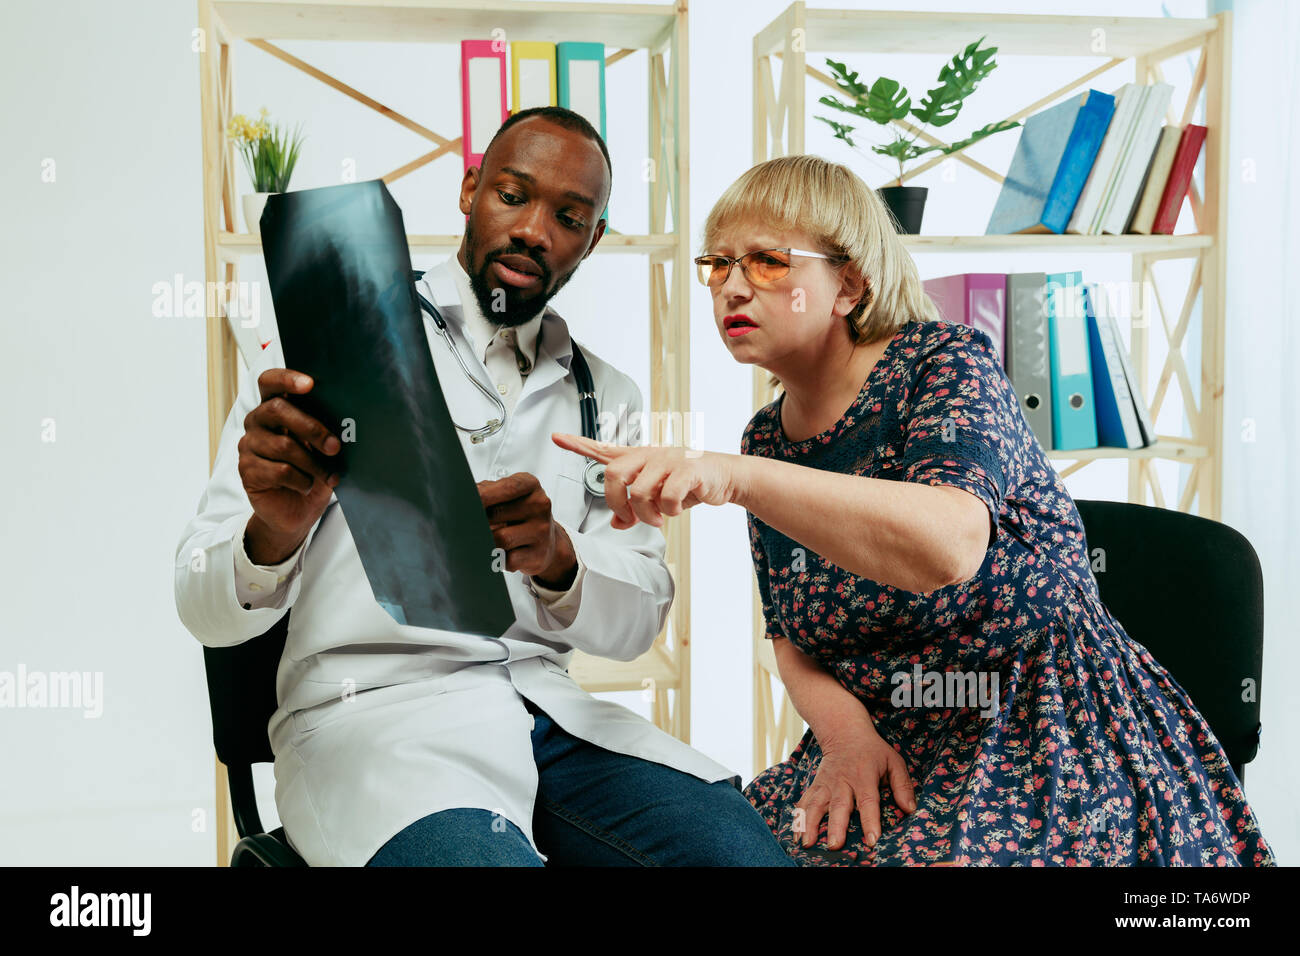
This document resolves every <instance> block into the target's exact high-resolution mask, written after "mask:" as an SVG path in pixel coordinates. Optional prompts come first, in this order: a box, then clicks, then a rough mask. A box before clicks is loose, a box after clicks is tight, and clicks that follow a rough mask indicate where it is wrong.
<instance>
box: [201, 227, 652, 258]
mask: <svg viewBox="0 0 1300 956" xmlns="http://www.w3.org/2000/svg"><path fill="white" fill-rule="evenodd" d="M460 242H461V237H460V236H457V235H452V234H447V235H407V237H406V244H407V246H409V247H410V250H411V252H412V253H413V254H416V255H420V254H429V253H443V252H455V251H456V250H457V249H459V248H460ZM217 248H218V249H220V250H221V251H222V252H224V253H226V254H228V255H249V256H255V255H261V253H262V239H261V237H260V236H254V235H252V234H251V233H246V232H222V233H219V234H218V236H217ZM676 249H677V237H676V236H674V235H672V234H671V233H668V234H661V235H657V236H646V235H624V234H622V233H609V232H606V233H605V235H603V236H602V237H601V239H600V242H599V243H598V244H597V245H596V248H595V250H593V251H594V252H595V253H604V254H609V253H623V254H631V255H638V254H640V255H644V254H646V253H651V254H669V253H672V252H674V251H676Z"/></svg>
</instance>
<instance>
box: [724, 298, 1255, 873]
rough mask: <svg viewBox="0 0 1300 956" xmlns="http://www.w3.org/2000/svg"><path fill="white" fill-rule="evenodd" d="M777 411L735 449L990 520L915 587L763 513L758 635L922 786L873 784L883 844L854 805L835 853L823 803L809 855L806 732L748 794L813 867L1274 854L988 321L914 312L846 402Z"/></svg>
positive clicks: (1219, 861) (753, 426)
mask: <svg viewBox="0 0 1300 956" xmlns="http://www.w3.org/2000/svg"><path fill="white" fill-rule="evenodd" d="M781 404H782V400H781V399H778V400H776V401H775V402H772V403H771V404H769V405H767V406H766V407H764V408H763V409H762V410H760V411H759V412H758V413H757V414H756V415H755V416H754V418H753V420H752V421H751V422H750V423H749V425H748V427H747V428H746V430H745V435H744V439H743V441H742V445H741V451H742V453H743V454H747V455H758V456H761V457H765V458H775V459H778V460H782V461H790V462H795V463H797V464H800V465H805V466H808V467H812V468H820V469H826V470H833V471H837V472H841V473H844V474H853V475H863V476H868V477H872V478H881V479H887V480H891V481H911V482H922V483H925V484H930V485H951V486H955V487H958V488H963V489H965V490H967V491H969V492H970V493H971V494H973V495H975V496H976V497H978V498H979V499H980V500H981V501H983V502H984V504H985V505H986V506H987V508H988V510H989V514H990V516H991V519H992V520H991V522H990V540H989V548H988V551H987V553H986V554H985V558H984V563H983V564H982V565H981V567H980V569H979V571H978V573H977V574H976V575H975V576H974V577H973V578H971V579H970V580H968V581H964V582H961V583H959V584H953V585H949V586H946V587H943V588H940V589H938V590H936V591H932V592H930V593H928V594H917V593H913V592H909V591H904V590H902V589H900V588H896V587H892V586H889V585H886V584H879V583H877V582H875V581H872V580H870V579H867V578H862V577H857V576H855V575H853V574H850V573H849V572H847V571H845V570H844V569H842V568H840V567H838V566H837V565H834V564H831V563H830V562H828V561H826V560H824V559H823V558H821V557H820V556H818V555H817V554H816V553H815V552H813V551H811V550H809V549H806V548H803V547H802V546H801V545H799V544H798V543H797V542H795V541H793V540H791V539H790V538H788V537H786V536H785V535H783V534H781V533H780V532H777V531H775V530H773V529H772V528H771V527H769V526H768V525H766V524H764V523H763V522H762V521H760V520H758V519H756V518H755V517H754V516H753V515H752V514H751V515H750V516H749V532H750V545H751V550H752V553H753V558H754V564H755V570H756V572H757V575H758V585H759V593H760V596H761V598H762V607H763V616H764V621H765V627H766V636H767V637H768V638H775V637H785V638H787V639H788V640H789V641H790V642H791V644H792V645H794V646H795V647H797V648H798V649H799V650H800V651H802V652H803V653H805V654H807V655H809V656H810V657H811V658H812V659H813V660H815V661H817V662H818V663H820V664H821V665H822V666H823V667H825V668H826V669H827V670H828V671H829V672H830V673H831V674H832V675H833V676H834V677H835V678H836V680H837V681H838V682H839V683H840V685H841V686H842V687H844V688H845V689H847V690H848V691H850V692H851V693H853V694H854V695H855V696H856V697H857V698H858V700H860V701H861V702H862V705H863V706H864V707H865V708H866V709H867V711H868V712H869V714H870V716H871V719H872V721H873V723H874V724H875V728H876V731H877V732H878V733H879V734H880V735H881V737H883V738H884V739H885V740H886V741H887V742H888V743H889V744H890V745H892V746H893V747H894V748H895V749H896V750H897V751H898V752H899V753H900V754H901V755H902V757H903V759H904V761H905V762H906V764H907V769H908V772H909V774H910V775H911V778H912V782H913V784H914V786H915V792H916V807H917V808H916V811H915V812H914V813H912V814H910V815H909V814H905V813H904V812H903V811H902V810H900V809H899V808H898V806H897V805H896V804H895V803H894V799H893V795H892V793H891V792H890V789H889V784H888V779H887V778H886V779H884V780H881V781H880V814H881V820H880V822H881V832H880V836H879V839H878V840H877V842H876V844H875V846H874V847H867V846H866V844H865V843H864V842H863V839H862V829H861V823H860V821H859V819H858V815H857V813H856V811H855V812H854V813H853V814H852V816H851V820H850V826H849V831H848V839H847V841H846V842H845V844H844V846H843V848H842V849H841V850H839V851H830V850H827V849H826V847H825V842H826V828H827V822H828V821H827V819H825V818H824V819H823V820H822V821H821V825H820V832H819V835H818V840H817V843H816V844H815V845H814V846H813V847H811V848H808V849H805V848H803V847H802V845H801V840H800V837H799V835H798V834H796V833H795V827H796V817H797V815H796V814H795V812H794V810H795V804H796V803H797V802H798V801H799V799H800V798H801V797H802V796H803V794H804V792H805V791H806V790H807V788H808V787H809V786H811V784H812V783H813V780H814V777H815V775H816V772H817V768H818V765H819V762H820V759H821V749H820V747H819V745H818V742H817V740H816V738H815V736H814V735H813V732H812V730H811V729H809V730H807V732H806V733H805V734H804V736H803V739H802V740H801V741H800V743H799V745H798V746H797V747H796V748H795V750H794V753H792V754H791V755H790V756H789V758H788V759H786V760H785V761H783V762H782V763H780V764H777V765H776V766H774V767H769V768H768V769H767V770H765V771H763V772H762V773H760V774H759V775H758V776H757V777H756V778H755V779H754V780H753V781H752V782H751V783H750V784H749V786H748V787H746V788H745V795H746V796H747V797H748V798H749V800H750V802H751V803H752V804H753V805H754V807H755V808H756V809H757V810H758V811H759V813H760V814H761V815H762V816H763V818H764V819H765V820H766V822H767V824H768V826H769V827H771V829H772V831H773V833H775V834H776V837H777V839H778V840H779V841H780V843H781V844H782V846H783V847H785V849H786V851H787V853H789V854H790V855H791V856H792V857H794V858H795V859H796V861H797V862H798V863H800V864H801V865H807V866H853V865H865V866H875V865H900V864H934V863H950V864H958V865H995V866H1004V865H1032V866H1045V865H1131V864H1151V865H1220V866H1222V865H1230V866H1231V865H1247V866H1250V865H1274V859H1273V855H1272V852H1271V851H1270V849H1269V847H1268V845H1267V844H1266V843H1265V841H1264V838H1263V836H1262V835H1261V833H1260V831H1259V827H1258V825H1257V823H1256V820H1255V817H1254V815H1253V814H1252V813H1251V810H1250V807H1249V806H1248V805H1247V803H1246V800H1245V797H1244V796H1243V793H1242V789H1241V784H1240V782H1239V781H1238V779H1237V777H1236V775H1235V774H1234V773H1233V771H1232V768H1231V767H1230V766H1229V764H1228V761H1227V757H1226V756H1225V755H1224V752H1223V748H1222V746H1221V745H1220V744H1219V742H1218V740H1217V739H1216V738H1215V736H1214V734H1213V733H1212V731H1211V730H1210V727H1209V725H1208V724H1206V722H1205V719H1204V718H1203V717H1202V716H1201V715H1200V713H1199V712H1198V711H1197V710H1196V708H1195V707H1194V706H1193V705H1192V703H1191V701H1190V699H1189V698H1188V697H1187V695H1186V693H1185V692H1184V691H1183V690H1182V688H1181V687H1180V686H1179V685H1178V684H1177V683H1175V681H1174V680H1173V678H1172V677H1171V676H1170V675H1169V673H1168V672H1167V671H1166V670H1165V669H1164V668H1163V667H1161V666H1160V664H1159V663H1157V662H1156V661H1155V660H1154V659H1153V658H1152V656H1151V655H1150V653H1149V652H1148V651H1147V650H1146V649H1145V648H1144V647H1143V646H1142V645H1140V644H1138V643H1137V642H1136V641H1134V640H1133V639H1132V638H1130V637H1129V636H1128V635H1127V634H1126V633H1125V632H1124V629H1123V628H1122V627H1121V626H1120V624H1119V622H1118V621H1116V620H1115V619H1114V618H1113V617H1112V616H1111V615H1110V613H1109V612H1108V611H1107V610H1106V607H1105V605H1103V604H1102V602H1101V598H1100V595H1099V592H1098V589H1097V582H1096V579H1095V578H1094V577H1093V575H1092V570H1091V567H1090V565H1089V562H1088V557H1087V553H1086V546H1085V540H1084V533H1083V524H1082V522H1081V520H1080V518H1079V513H1078V510H1077V509H1076V508H1075V505H1074V501H1073V499H1072V498H1071V497H1070V495H1069V493H1068V492H1067V491H1066V490H1065V488H1064V486H1063V485H1062V483H1061V480H1060V478H1059V477H1058V476H1057V473H1056V471H1055V470H1054V469H1053V467H1052V465H1051V464H1050V462H1049V461H1048V460H1047V457H1046V455H1045V454H1044V452H1043V450H1042V447H1041V446H1040V445H1039V443H1038V440H1037V438H1036V437H1035V436H1034V434H1033V432H1032V431H1031V430H1030V428H1029V426H1028V425H1027V423H1026V422H1025V419H1024V415H1023V413H1022V412H1021V410H1020V405H1019V402H1018V400H1017V398H1016V396H1015V392H1014V390H1013V388H1012V386H1011V383H1010V382H1009V380H1008V379H1007V377H1006V374H1005V372H1004V371H1003V370H1002V367H1001V365H1000V363H999V360H998V357H997V354H996V352H995V351H994V347H993V344H992V340H991V339H990V338H989V337H988V336H987V335H986V334H985V333H984V332H982V331H980V330H977V329H972V328H967V327H965V326H961V325H956V324H952V323H947V322H916V321H912V322H909V323H908V324H907V325H905V326H904V327H903V328H901V329H900V330H898V332H897V333H896V334H895V335H894V336H893V338H892V339H891V341H890V342H889V345H888V347H887V349H886V351H885V353H884V354H883V356H882V357H881V358H880V360H879V361H878V362H877V363H876V366H875V368H874V369H873V370H872V372H871V374H870V376H869V377H868V379H867V382H866V383H865V385H864V386H863V388H862V391H861V392H860V393H859V395H858V397H857V398H856V399H855V401H854V403H853V404H852V405H851V406H850V407H849V409H848V410H847V411H846V412H845V414H844V416H843V417H842V418H841V419H840V420H839V421H838V422H837V423H836V424H835V425H833V426H832V427H831V428H829V429H828V430H827V431H825V432H823V433H822V434H820V435H816V436H813V437H812V438H809V439H807V440H805V441H798V442H792V441H789V440H788V439H787V438H786V437H785V434H784V432H783V430H782V426H781ZM950 675H951V677H950ZM952 677H959V678H960V680H953V679H951V678H952ZM976 682H980V683H979V684H978V685H977V683H976ZM994 688H996V690H997V694H996V695H993V694H992V693H991V692H992V690H993V689H994ZM980 690H983V691H986V693H984V694H983V696H980V693H979V691H980ZM945 691H946V692H947V696H944V692H945ZM962 694H965V695H966V696H964V697H963V696H961V695H962ZM963 705H964V706H963Z"/></svg>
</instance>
